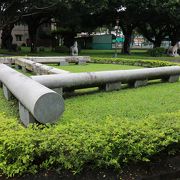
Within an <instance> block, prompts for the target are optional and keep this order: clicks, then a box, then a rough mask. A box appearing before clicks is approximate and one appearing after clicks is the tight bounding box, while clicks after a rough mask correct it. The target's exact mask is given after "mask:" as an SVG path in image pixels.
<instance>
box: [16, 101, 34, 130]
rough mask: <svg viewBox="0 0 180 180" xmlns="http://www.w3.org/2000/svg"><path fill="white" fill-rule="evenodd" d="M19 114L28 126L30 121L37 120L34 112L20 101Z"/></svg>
mask: <svg viewBox="0 0 180 180" xmlns="http://www.w3.org/2000/svg"><path fill="white" fill-rule="evenodd" d="M19 115H20V119H21V121H22V123H23V124H24V125H25V126H26V127H27V126H28V125H29V124H30V123H35V122H37V121H36V120H35V118H34V117H33V116H32V114H31V113H30V112H29V111H28V110H27V109H26V108H25V107H24V106H23V105H22V104H21V103H20V102H19Z"/></svg>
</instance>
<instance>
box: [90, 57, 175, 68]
mask: <svg viewBox="0 0 180 180" xmlns="http://www.w3.org/2000/svg"><path fill="white" fill-rule="evenodd" d="M92 62H94V63H105V64H122V65H131V66H143V67H162V66H173V65H178V64H175V63H172V62H167V61H161V60H143V59H126V58H100V57H93V58H92Z"/></svg>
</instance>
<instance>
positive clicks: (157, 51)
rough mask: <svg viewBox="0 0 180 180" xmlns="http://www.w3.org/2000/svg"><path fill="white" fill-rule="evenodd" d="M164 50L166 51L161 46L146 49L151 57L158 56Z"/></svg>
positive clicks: (163, 52)
mask: <svg viewBox="0 0 180 180" xmlns="http://www.w3.org/2000/svg"><path fill="white" fill-rule="evenodd" d="M165 52H166V49H165V48H163V47H157V48H153V49H149V50H148V53H149V55H150V56H152V57H160V56H162V55H163V54H165Z"/></svg>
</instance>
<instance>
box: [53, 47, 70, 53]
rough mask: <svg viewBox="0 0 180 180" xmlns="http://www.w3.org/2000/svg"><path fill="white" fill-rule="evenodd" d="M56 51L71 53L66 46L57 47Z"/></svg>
mask: <svg viewBox="0 0 180 180" xmlns="http://www.w3.org/2000/svg"><path fill="white" fill-rule="evenodd" d="M54 51H55V52H57V53H69V48H68V47H66V46H57V47H55V49H54Z"/></svg>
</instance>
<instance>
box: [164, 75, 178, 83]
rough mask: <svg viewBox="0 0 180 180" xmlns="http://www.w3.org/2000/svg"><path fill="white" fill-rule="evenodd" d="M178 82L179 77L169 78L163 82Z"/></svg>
mask: <svg viewBox="0 0 180 180" xmlns="http://www.w3.org/2000/svg"><path fill="white" fill-rule="evenodd" d="M178 81H179V75H174V76H169V77H166V78H163V79H162V82H170V83H173V82H178Z"/></svg>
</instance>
